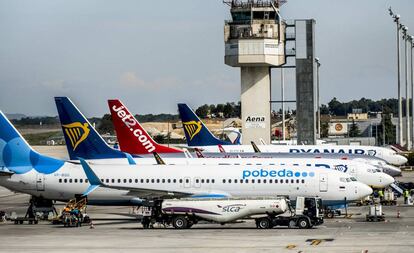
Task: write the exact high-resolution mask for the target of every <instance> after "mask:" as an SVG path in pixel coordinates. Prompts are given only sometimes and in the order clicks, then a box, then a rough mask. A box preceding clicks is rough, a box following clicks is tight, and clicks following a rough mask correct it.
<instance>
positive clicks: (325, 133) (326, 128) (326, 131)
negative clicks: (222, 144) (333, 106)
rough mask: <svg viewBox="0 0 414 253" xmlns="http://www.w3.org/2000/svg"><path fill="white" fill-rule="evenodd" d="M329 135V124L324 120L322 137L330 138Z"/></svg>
mask: <svg viewBox="0 0 414 253" xmlns="http://www.w3.org/2000/svg"><path fill="white" fill-rule="evenodd" d="M328 135H329V124H328V122H326V121H324V122H322V123H321V138H328Z"/></svg>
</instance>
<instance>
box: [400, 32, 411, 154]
mask: <svg viewBox="0 0 414 253" xmlns="http://www.w3.org/2000/svg"><path fill="white" fill-rule="evenodd" d="M402 31H403V41H404V68H405V71H404V73H405V123H406V124H405V127H406V131H405V139H406V142H405V144H406V147H407V149H408V150H410V149H411V138H410V95H409V91H408V78H409V77H408V75H409V74H408V55H407V54H408V43H409V37H410V36H409V35H408V27H406V26H403V28H402Z"/></svg>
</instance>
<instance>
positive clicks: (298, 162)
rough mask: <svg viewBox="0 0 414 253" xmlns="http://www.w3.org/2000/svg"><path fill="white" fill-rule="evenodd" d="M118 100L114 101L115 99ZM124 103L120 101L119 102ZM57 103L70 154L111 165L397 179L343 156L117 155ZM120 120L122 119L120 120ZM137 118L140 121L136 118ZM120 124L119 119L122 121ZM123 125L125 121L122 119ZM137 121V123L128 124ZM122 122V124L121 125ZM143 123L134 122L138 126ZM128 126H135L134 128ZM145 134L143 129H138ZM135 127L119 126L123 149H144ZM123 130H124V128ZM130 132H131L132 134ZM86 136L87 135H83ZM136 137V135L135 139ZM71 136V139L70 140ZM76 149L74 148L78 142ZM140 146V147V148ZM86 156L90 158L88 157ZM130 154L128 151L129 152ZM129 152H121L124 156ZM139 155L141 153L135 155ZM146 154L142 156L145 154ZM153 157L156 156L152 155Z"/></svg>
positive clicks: (377, 183)
mask: <svg viewBox="0 0 414 253" xmlns="http://www.w3.org/2000/svg"><path fill="white" fill-rule="evenodd" d="M114 101H116V100H110V103H111V102H114ZM119 103H120V102H119ZM56 104H57V108H58V112H59V118H60V119H61V121H62V129H63V132H64V135H65V138H66V139H67V140H68V141H67V142H66V147H67V149H68V153H69V154H70V156H71V157H72V158H78V157H81V158H84V159H85V160H87V161H88V162H90V163H92V164H111V165H121V164H137V165H154V164H157V163H163V164H168V165H246V166H250V165H266V166H269V165H283V166H289V167H294V166H303V167H304V166H308V167H314V168H318V167H319V168H326V169H335V170H340V171H342V172H345V173H348V174H350V175H351V176H353V177H355V178H356V179H357V180H358V181H360V182H362V183H365V184H367V185H369V186H372V187H374V188H385V187H387V186H388V185H390V184H391V183H393V182H394V179H393V178H392V177H390V176H388V175H386V174H385V173H382V172H380V171H378V169H377V168H376V167H374V166H372V165H370V164H367V163H359V162H355V161H350V160H341V159H339V158H338V159H323V158H322V159H316V158H310V157H303V156H302V157H295V158H292V157H278V158H270V159H267V158H237V157H236V158H198V159H192V158H184V157H170V156H168V157H166V158H163V159H161V158H160V156H157V161H156V160H155V159H154V158H153V157H151V158H141V157H139V158H133V157H132V156H130V157H129V159H125V158H117V156H118V157H119V154H120V153H121V152H120V151H119V150H114V149H111V148H110V147H109V146H108V144H106V143H105V141H103V139H102V138H101V136H100V135H99V133H98V132H97V131H96V130H95V129H94V128H93V126H92V125H91V124H90V123H89V121H88V120H87V119H86V117H85V116H84V115H83V114H82V113H81V112H80V111H79V109H78V108H76V106H75V105H74V104H73V103H72V102H71V101H70V100H69V99H68V98H56ZM116 107H117V108H124V109H123V110H121V109H118V112H123V113H122V115H123V116H126V115H130V114H129V111H127V109H126V108H125V107H124V106H123V105H122V107H121V105H118V106H116ZM128 118H129V120H130V121H129V122H134V121H131V120H135V118H134V117H133V116H132V115H131V116H130V117H128ZM113 121H114V123H115V127H117V121H116V119H113ZM118 121H119V120H118ZM135 121H136V120H135ZM118 123H119V122H118ZM122 124H123V122H122ZM128 124H133V123H128ZM72 125H76V126H82V127H83V128H85V126H87V127H88V128H87V129H88V130H87V133H88V134H85V135H82V134H78V139H79V140H81V141H76V142H75V141H74V140H77V138H76V136H74V135H72V134H71V132H69V131H67V130H68V127H67V126H72ZM118 125H119V124H118ZM138 125H139V124H138V123H136V124H134V126H135V127H137V126H138ZM128 129H133V131H130V130H128ZM136 129H138V130H140V131H141V133H144V131H145V130H144V131H143V130H141V129H139V128H136ZM136 129H135V128H125V129H117V128H116V132H117V134H118V135H119V134H120V135H122V137H121V138H120V140H122V142H120V144H121V148H122V145H127V146H134V147H137V148H136V149H135V150H139V149H140V150H143V149H144V146H145V145H144V144H143V143H142V142H140V141H139V140H138V138H136V137H135V136H134V135H133V134H132V133H133V132H134V131H135V130H136ZM71 130H72V132H75V131H76V132H77V131H79V133H83V130H82V128H81V127H75V128H72V129H71ZM122 130H123V131H122ZM128 134H129V135H128ZM82 136H84V137H82ZM134 137H135V138H134ZM70 138H71V139H70ZM74 143H75V145H76V148H74V145H73V144H74ZM139 146H140V147H139ZM95 150H102V151H101V152H99V153H98V154H96V153H95V152H94V151H95ZM169 154H176V153H167V154H166V155H169ZM85 155H86V157H85ZM125 155H126V154H125ZM125 155H124V154H123V153H121V156H124V157H125ZM133 155H137V154H133ZM141 156H142V155H141ZM151 156H152V155H151ZM73 161H74V162H76V161H78V159H76V160H73Z"/></svg>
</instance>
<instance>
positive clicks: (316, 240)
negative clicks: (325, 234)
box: [306, 238, 334, 246]
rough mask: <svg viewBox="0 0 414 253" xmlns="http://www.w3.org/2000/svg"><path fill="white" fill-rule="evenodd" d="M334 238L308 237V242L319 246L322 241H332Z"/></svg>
mask: <svg viewBox="0 0 414 253" xmlns="http://www.w3.org/2000/svg"><path fill="white" fill-rule="evenodd" d="M333 240H334V239H333V238H326V239H307V240H306V242H310V245H312V246H318V245H319V244H321V243H322V242H332V241H333Z"/></svg>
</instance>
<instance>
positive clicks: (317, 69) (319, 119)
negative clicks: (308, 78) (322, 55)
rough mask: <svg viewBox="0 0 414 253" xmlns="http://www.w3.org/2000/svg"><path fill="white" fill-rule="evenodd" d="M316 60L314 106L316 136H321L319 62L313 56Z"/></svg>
mask: <svg viewBox="0 0 414 253" xmlns="http://www.w3.org/2000/svg"><path fill="white" fill-rule="evenodd" d="M315 62H316V86H317V87H316V106H317V111H316V114H317V120H318V121H317V124H318V138H319V139H320V138H321V106H320V93H319V90H320V89H319V87H320V86H319V68H320V66H321V62H320V61H319V58H318V57H315Z"/></svg>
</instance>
